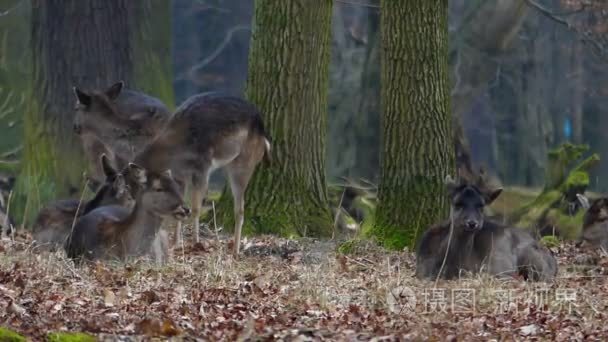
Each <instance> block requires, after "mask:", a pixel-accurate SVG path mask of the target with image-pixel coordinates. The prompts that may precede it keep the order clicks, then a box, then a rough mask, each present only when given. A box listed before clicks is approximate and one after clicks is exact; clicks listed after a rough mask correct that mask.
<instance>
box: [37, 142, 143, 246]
mask: <svg viewBox="0 0 608 342" xmlns="http://www.w3.org/2000/svg"><path fill="white" fill-rule="evenodd" d="M100 159H101V165H102V170H103V172H104V174H105V181H104V183H103V184H102V185H101V187H100V188H99V190H97V193H96V194H95V196H94V197H93V198H92V199H91V200H89V201H86V202H84V203H81V202H80V200H77V199H67V200H59V201H55V202H53V203H51V204H49V205H48V206H46V207H45V208H43V209H41V210H40V212H39V213H38V216H37V217H36V221H35V222H34V227H33V235H34V241H35V242H36V245H37V246H39V247H41V248H43V249H50V250H53V249H55V248H56V247H58V246H63V244H64V243H65V242H66V240H67V238H68V236H69V235H70V232H71V231H72V226H73V225H74V223H75V220H76V219H77V218H78V217H80V216H82V215H85V214H87V213H89V212H90V211H92V210H93V209H95V208H97V207H100V206H103V205H110V204H116V205H121V206H124V207H126V208H131V207H132V206H133V204H134V203H133V198H132V197H131V192H130V191H129V185H127V183H126V180H125V177H124V176H123V175H122V174H121V173H120V172H118V171H116V169H115V168H114V167H112V165H111V164H110V160H109V159H108V158H107V156H106V155H105V154H102V155H101V158H100Z"/></svg>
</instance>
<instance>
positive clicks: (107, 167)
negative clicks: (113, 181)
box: [101, 153, 117, 177]
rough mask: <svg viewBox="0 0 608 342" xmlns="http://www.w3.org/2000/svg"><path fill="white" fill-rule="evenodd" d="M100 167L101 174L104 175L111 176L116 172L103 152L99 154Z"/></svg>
mask: <svg viewBox="0 0 608 342" xmlns="http://www.w3.org/2000/svg"><path fill="white" fill-rule="evenodd" d="M101 167H102V168H103V174H104V175H106V177H113V176H115V175H116V173H117V172H116V170H115V169H114V167H113V166H112V163H110V159H109V158H108V156H106V154H105V153H102V154H101Z"/></svg>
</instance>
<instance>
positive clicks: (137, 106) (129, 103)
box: [74, 82, 171, 189]
mask: <svg viewBox="0 0 608 342" xmlns="http://www.w3.org/2000/svg"><path fill="white" fill-rule="evenodd" d="M74 94H75V96H76V100H77V102H76V108H75V109H76V114H75V116H74V132H75V133H76V134H78V136H79V137H80V139H81V141H82V144H83V147H84V151H85V154H86V156H87V158H88V159H89V162H90V170H91V173H92V175H91V178H92V179H91V183H92V184H93V188H94V189H96V186H97V185H98V183H99V182H100V181H101V180H102V179H103V177H102V176H103V174H102V173H101V170H100V169H99V167H98V164H97V161H98V160H99V156H100V155H101V154H106V155H107V156H108V157H109V158H110V160H112V161H113V162H114V165H116V166H117V167H118V168H119V169H123V168H124V167H125V166H126V164H127V161H129V160H133V158H134V157H135V155H136V154H137V153H138V152H140V151H141V150H142V149H143V147H144V146H145V145H146V144H147V143H148V142H149V141H150V140H151V139H152V138H153V137H154V136H155V135H156V134H157V133H158V132H159V131H160V129H161V128H162V127H163V126H164V125H165V124H166V122H167V120H168V119H169V117H170V114H171V113H170V111H169V109H168V108H167V107H166V106H165V105H164V104H163V103H162V102H161V101H160V100H158V99H157V98H154V97H152V96H149V95H146V94H143V93H140V92H137V91H133V90H128V89H125V88H124V83H123V82H117V83H115V84H114V85H112V86H111V87H109V88H108V89H106V90H103V91H101V90H94V91H90V92H86V91H84V90H82V89H80V88H78V87H74Z"/></svg>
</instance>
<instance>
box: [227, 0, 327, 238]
mask: <svg viewBox="0 0 608 342" xmlns="http://www.w3.org/2000/svg"><path fill="white" fill-rule="evenodd" d="M331 14H332V1H331V0H314V1H296V0H290V1H276V0H256V2H255V15H254V16H255V18H254V21H255V22H254V30H253V35H252V40H251V48H250V56H249V77H248V81H247V90H246V94H247V98H248V99H249V100H250V101H252V102H253V103H254V104H256V105H257V106H258V107H259V108H260V110H261V111H262V113H263V116H264V123H265V125H266V129H267V131H268V132H269V133H270V135H271V137H272V139H273V142H272V148H273V151H272V158H273V161H272V165H270V166H268V165H260V167H258V170H257V171H256V173H255V175H254V177H253V179H252V181H251V183H250V185H249V188H248V190H247V195H246V202H245V203H246V206H247V208H246V213H245V219H246V220H247V221H246V222H245V231H249V232H252V231H253V232H257V233H275V234H281V235H293V234H298V235H307V236H327V235H330V234H331V215H330V210H329V207H328V198H327V188H326V180H325V134H326V129H327V124H326V122H327V119H326V116H327V86H328V70H329V49H330V46H329V41H330V24H331ZM224 198H225V199H226V198H227V197H226V196H224ZM224 202H226V200H224ZM229 203H230V205H231V203H232V201H231V200H230V202H229ZM230 208H231V207H230ZM227 212H228V213H231V212H232V210H229V211H227Z"/></svg>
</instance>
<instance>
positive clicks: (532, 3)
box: [525, 0, 606, 58]
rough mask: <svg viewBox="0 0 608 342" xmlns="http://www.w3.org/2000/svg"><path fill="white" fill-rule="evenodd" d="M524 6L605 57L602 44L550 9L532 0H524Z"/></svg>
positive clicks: (583, 5) (582, 6)
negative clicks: (553, 22) (575, 35)
mask: <svg viewBox="0 0 608 342" xmlns="http://www.w3.org/2000/svg"><path fill="white" fill-rule="evenodd" d="M525 2H526V4H528V6H530V7H531V8H533V9H535V10H536V11H538V12H539V13H540V14H542V15H543V16H545V17H546V18H548V19H549V20H552V21H555V22H556V23H559V24H561V25H563V26H565V27H566V28H567V29H568V30H570V31H572V32H574V33H576V34H578V35H580V36H581V40H582V41H583V43H586V44H590V45H591V46H592V47H593V48H595V50H596V52H597V53H598V54H599V55H600V56H601V57H604V58H605V57H606V48H605V47H604V46H603V44H602V43H600V42H599V41H597V40H596V39H594V38H593V37H592V36H591V34H590V33H589V32H585V31H580V30H578V29H577V28H576V27H575V26H574V25H572V24H571V23H570V22H569V21H568V20H566V19H564V18H563V17H562V16H561V15H559V14H556V13H554V12H552V11H551V10H550V9H548V8H546V7H544V6H543V5H541V4H539V3H537V2H536V1H534V0H525ZM585 7H586V5H585V4H582V5H581V9H580V10H581V11H582V10H583V9H584V8H585Z"/></svg>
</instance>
